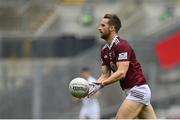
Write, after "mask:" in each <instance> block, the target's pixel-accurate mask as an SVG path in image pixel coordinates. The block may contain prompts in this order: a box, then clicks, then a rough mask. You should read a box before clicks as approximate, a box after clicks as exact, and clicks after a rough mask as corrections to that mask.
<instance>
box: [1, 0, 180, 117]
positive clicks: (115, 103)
mask: <svg viewBox="0 0 180 120" xmlns="http://www.w3.org/2000/svg"><path fill="white" fill-rule="evenodd" d="M105 13H115V14H117V15H118V16H119V17H120V19H121V21H122V29H121V30H120V32H119V35H120V36H121V37H122V38H124V39H126V40H128V41H129V42H130V44H131V45H132V47H133V48H134V49H135V51H136V54H137V58H138V60H139V61H140V62H141V64H142V68H143V70H144V74H145V76H146V78H147V80H148V83H149V85H150V87H151V90H152V104H153V106H154V108H155V110H156V113H157V116H158V118H162V119H163V118H178V117H180V101H179V99H180V87H179V86H180V67H179V63H180V49H179V48H180V1H179V0H0V106H1V107H0V118H1V119H2V118H7V119H9V118H60V119H63V118H64V119H65V118H69V119H70V118H78V114H79V110H80V107H81V102H77V101H74V100H73V98H72V96H71V95H70V94H69V91H68V84H69V82H70V81H71V80H72V79H73V78H75V77H78V76H79V74H80V69H81V68H82V67H83V66H88V67H89V68H90V69H91V71H92V74H93V75H94V76H95V77H96V78H98V76H99V74H100V48H101V46H102V45H103V44H104V42H103V40H101V39H100V38H99V33H98V26H99V23H100V21H101V19H102V17H103V16H104V14H105ZM174 41H175V42H174ZM123 99H124V95H123V92H122V90H121V88H120V87H119V83H115V84H114V85H110V86H107V87H105V88H103V89H102V90H101V96H100V97H99V102H100V106H101V118H113V117H114V115H115V113H116V111H117V109H118V107H119V106H120V104H121V102H122V100H123Z"/></svg>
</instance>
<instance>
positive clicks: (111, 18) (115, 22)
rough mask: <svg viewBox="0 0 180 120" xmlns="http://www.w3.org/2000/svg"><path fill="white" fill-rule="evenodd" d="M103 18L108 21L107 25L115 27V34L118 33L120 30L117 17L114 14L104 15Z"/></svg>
mask: <svg viewBox="0 0 180 120" xmlns="http://www.w3.org/2000/svg"><path fill="white" fill-rule="evenodd" d="M104 18H107V19H109V24H110V25H113V26H114V27H115V31H116V33H118V31H119V30H120V28H121V20H120V19H119V17H118V16H117V15H116V14H105V15H104Z"/></svg>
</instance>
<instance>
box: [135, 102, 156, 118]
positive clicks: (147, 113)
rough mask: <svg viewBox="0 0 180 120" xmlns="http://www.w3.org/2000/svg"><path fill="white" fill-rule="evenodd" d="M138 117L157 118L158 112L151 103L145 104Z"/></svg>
mask: <svg viewBox="0 0 180 120" xmlns="http://www.w3.org/2000/svg"><path fill="white" fill-rule="evenodd" d="M138 118H141V119H156V114H155V112H154V109H153V107H152V105H151V104H149V105H147V106H144V108H143V109H142V111H141V112H140V114H139V116H138Z"/></svg>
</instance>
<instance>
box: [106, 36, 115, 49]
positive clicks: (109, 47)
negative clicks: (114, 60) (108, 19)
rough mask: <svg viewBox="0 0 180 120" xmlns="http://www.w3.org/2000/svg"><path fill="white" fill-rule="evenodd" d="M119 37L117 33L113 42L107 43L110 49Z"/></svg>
mask: <svg viewBox="0 0 180 120" xmlns="http://www.w3.org/2000/svg"><path fill="white" fill-rule="evenodd" d="M117 38H118V35H116V36H115V37H114V38H113V40H112V42H111V44H110V45H109V44H108V43H107V44H106V46H107V47H108V48H109V49H111V48H112V46H113V44H114V43H115V41H116V39H117Z"/></svg>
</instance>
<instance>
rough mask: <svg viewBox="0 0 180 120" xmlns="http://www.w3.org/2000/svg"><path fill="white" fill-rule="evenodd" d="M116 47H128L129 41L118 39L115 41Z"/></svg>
mask: <svg viewBox="0 0 180 120" xmlns="http://www.w3.org/2000/svg"><path fill="white" fill-rule="evenodd" d="M115 46H117V47H128V46H129V43H128V41H127V40H125V39H123V38H120V37H118V38H117V39H115Z"/></svg>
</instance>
